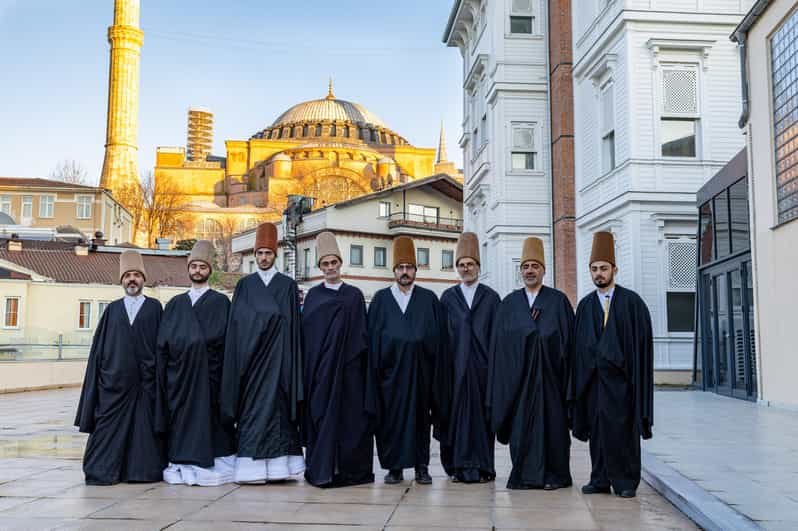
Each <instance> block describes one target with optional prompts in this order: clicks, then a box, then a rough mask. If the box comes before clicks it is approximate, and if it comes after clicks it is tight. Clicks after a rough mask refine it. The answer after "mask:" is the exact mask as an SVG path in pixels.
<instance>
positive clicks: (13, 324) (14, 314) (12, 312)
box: [3, 297, 19, 328]
mask: <svg viewBox="0 0 798 531" xmlns="http://www.w3.org/2000/svg"><path fill="white" fill-rule="evenodd" d="M3 323H4V326H5V327H6V328H17V327H18V326H19V297H6V311H5V320H4V321H3Z"/></svg>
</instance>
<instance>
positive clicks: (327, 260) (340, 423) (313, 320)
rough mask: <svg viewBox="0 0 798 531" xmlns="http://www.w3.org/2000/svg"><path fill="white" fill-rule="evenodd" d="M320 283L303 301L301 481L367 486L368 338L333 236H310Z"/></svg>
mask: <svg viewBox="0 0 798 531" xmlns="http://www.w3.org/2000/svg"><path fill="white" fill-rule="evenodd" d="M316 256H317V257H318V266H319V268H320V269H321V271H322V273H324V282H322V283H321V284H319V285H317V286H314V287H313V288H311V289H310V291H308V294H307V296H306V297H305V308H304V310H303V312H302V337H303V338H304V347H305V393H306V399H305V414H304V416H303V428H304V429H303V436H304V444H305V446H306V456H305V461H306V463H307V469H306V470H305V479H307V481H308V482H309V483H310V484H312V485H316V486H317V487H344V486H347V485H358V484H361V483H371V482H373V481H374V473H373V471H372V468H373V462H374V456H373V445H374V443H373V440H372V437H373V435H372V431H371V421H370V418H369V415H368V414H367V413H366V410H365V403H364V395H365V386H366V366H367V362H368V334H367V332H366V303H365V300H364V299H363V293H361V291H360V290H359V289H357V288H356V287H354V286H351V285H349V284H346V283H344V282H343V281H342V280H341V251H340V250H339V249H338V243H337V242H336V240H335V235H334V234H333V233H331V232H322V233H321V234H319V235H318V236H317V237H316Z"/></svg>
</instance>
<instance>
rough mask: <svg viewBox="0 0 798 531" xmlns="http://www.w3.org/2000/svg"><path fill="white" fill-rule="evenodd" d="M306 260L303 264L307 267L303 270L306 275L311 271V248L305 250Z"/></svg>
mask: <svg viewBox="0 0 798 531" xmlns="http://www.w3.org/2000/svg"><path fill="white" fill-rule="evenodd" d="M303 252H304V261H303V262H302V265H303V266H304V267H305V269H304V270H303V271H302V272H303V273H304V274H305V275H307V274H309V273H310V249H305V250H304V251H303Z"/></svg>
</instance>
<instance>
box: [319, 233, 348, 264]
mask: <svg viewBox="0 0 798 531" xmlns="http://www.w3.org/2000/svg"><path fill="white" fill-rule="evenodd" d="M325 256H335V257H337V258H338V260H340V261H341V262H343V258H341V250H340V249H339V248H338V240H336V239H335V234H333V233H332V232H330V231H324V232H322V233H320V234H319V235H318V236H316V265H319V264H321V259H322V258H324V257H325Z"/></svg>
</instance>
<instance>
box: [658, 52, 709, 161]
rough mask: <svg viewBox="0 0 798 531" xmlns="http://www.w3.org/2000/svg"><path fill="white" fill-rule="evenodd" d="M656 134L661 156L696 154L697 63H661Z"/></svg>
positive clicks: (697, 113) (697, 120)
mask: <svg viewBox="0 0 798 531" xmlns="http://www.w3.org/2000/svg"><path fill="white" fill-rule="evenodd" d="M660 70H661V72H662V74H661V78H660V79H661V87H662V90H661V92H662V107H661V111H662V112H661V116H660V137H661V146H662V151H661V153H662V156H663V157H696V156H697V153H698V130H699V129H698V128H699V125H700V124H699V121H700V114H699V106H698V101H699V96H698V65H694V64H663V65H662V68H661V69H660Z"/></svg>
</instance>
